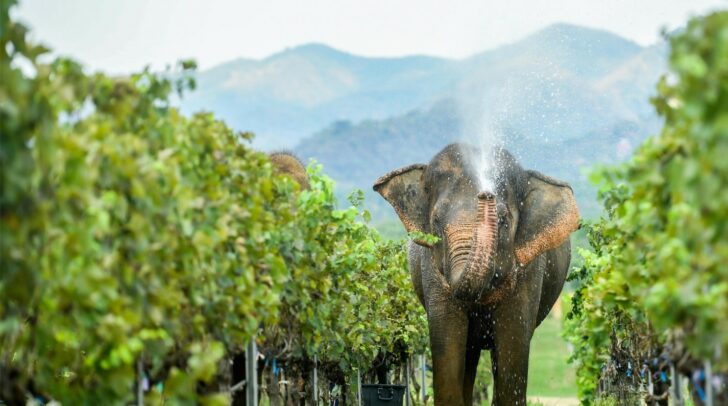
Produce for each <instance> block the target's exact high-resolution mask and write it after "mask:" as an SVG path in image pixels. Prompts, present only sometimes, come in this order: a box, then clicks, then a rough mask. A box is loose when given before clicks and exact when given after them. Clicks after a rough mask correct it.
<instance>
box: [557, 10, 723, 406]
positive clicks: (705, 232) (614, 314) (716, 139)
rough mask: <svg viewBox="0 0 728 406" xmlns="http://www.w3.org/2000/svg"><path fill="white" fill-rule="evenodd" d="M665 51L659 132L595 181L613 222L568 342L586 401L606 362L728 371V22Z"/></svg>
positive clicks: (584, 285)
mask: <svg viewBox="0 0 728 406" xmlns="http://www.w3.org/2000/svg"><path fill="white" fill-rule="evenodd" d="M670 44H671V49H672V51H671V55H670V67H671V73H670V74H669V75H668V76H666V77H664V78H663V79H662V80H661V81H660V82H659V84H658V86H657V90H658V96H657V97H656V98H655V99H654V100H653V103H654V105H655V107H656V109H657V111H658V113H659V114H660V115H661V116H662V117H663V118H664V120H665V124H664V128H663V130H662V133H661V134H660V135H659V136H655V137H652V138H650V139H649V140H648V141H647V142H646V143H645V144H644V145H642V146H641V147H640V148H639V149H638V150H637V151H636V152H635V155H634V156H633V157H632V159H631V160H630V161H629V162H628V163H626V164H625V165H623V166H621V167H618V168H609V169H603V170H602V171H600V173H599V174H598V176H597V177H596V178H597V179H598V181H599V182H600V183H601V192H600V198H601V199H602V200H603V202H604V206H605V208H606V213H607V215H606V217H604V218H602V219H601V220H599V221H598V222H596V223H594V224H591V225H590V226H589V227H588V228H589V236H590V242H591V246H592V248H593V250H592V251H587V250H582V251H581V255H582V256H583V257H584V266H583V267H582V268H580V269H578V270H576V272H575V273H573V274H572V276H571V278H572V279H575V280H578V281H580V287H579V288H578V289H577V291H576V293H575V295H574V297H573V310H572V312H571V314H570V315H569V320H568V321H567V323H566V335H567V338H568V339H569V340H570V341H571V342H572V343H573V345H574V347H575V353H574V355H573V359H574V360H575V361H576V362H577V365H578V373H577V374H578V384H579V388H580V395H581V397H582V399H583V400H585V401H587V402H589V401H592V400H594V397H595V392H596V387H597V383H598V381H599V379H600V377H602V376H603V375H604V373H605V366H607V365H608V364H609V363H610V361H616V363H617V364H619V363H621V367H622V368H623V370H622V371H621V373H623V374H624V373H630V372H631V371H630V372H627V371H626V370H627V369H628V368H631V369H632V370H633V371H634V372H633V373H635V374H636V373H637V371H638V369H639V368H640V366H641V365H642V363H643V362H648V361H649V360H651V359H655V358H659V357H660V356H662V357H663V359H667V360H668V362H675V363H677V362H678V360H679V359H681V358H682V359H683V360H685V359H691V360H697V361H701V360H711V361H712V363H713V365H714V368H715V369H717V370H718V371H728V318H726V315H728V266H726V264H728V215H726V213H727V211H726V210H728V209H727V208H728V193H726V191H727V190H728V189H727V188H726V185H728V160H727V159H726V157H728V12H716V13H714V14H711V15H708V16H706V17H704V18H697V19H693V20H692V21H690V22H689V23H688V25H687V27H686V29H685V30H684V31H683V32H680V33H679V34H677V35H675V36H674V37H672V38H670Z"/></svg>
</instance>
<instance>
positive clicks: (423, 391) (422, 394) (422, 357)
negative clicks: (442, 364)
mask: <svg viewBox="0 0 728 406" xmlns="http://www.w3.org/2000/svg"><path fill="white" fill-rule="evenodd" d="M420 367H421V368H422V371H421V372H422V385H421V387H420V397H421V398H422V403H423V404H424V403H425V397H426V396H427V374H426V373H427V363H426V361H425V354H420Z"/></svg>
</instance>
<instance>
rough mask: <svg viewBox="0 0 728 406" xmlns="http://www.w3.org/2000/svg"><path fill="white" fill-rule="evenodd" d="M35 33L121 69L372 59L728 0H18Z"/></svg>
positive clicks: (666, 18) (95, 63)
mask: <svg viewBox="0 0 728 406" xmlns="http://www.w3.org/2000/svg"><path fill="white" fill-rule="evenodd" d="M21 3H22V4H21V6H20V8H19V10H18V12H17V16H18V17H19V18H20V19H22V20H24V21H25V22H26V23H27V24H28V25H30V26H31V27H32V29H33V33H34V38H36V39H39V40H42V41H43V42H44V43H46V44H48V45H50V46H51V47H52V48H53V49H54V50H55V51H56V52H58V53H62V54H66V55H72V56H74V57H76V58H78V59H80V60H81V61H83V62H84V63H85V64H87V65H88V66H90V67H91V68H94V69H103V70H106V71H109V72H114V73H122V72H128V71H130V70H135V69H140V68H141V67H143V66H144V65H145V64H151V65H152V66H153V67H156V68H161V67H163V66H164V65H165V64H167V63H173V62H174V61H176V60H178V59H181V58H187V57H194V58H196V59H197V61H198V62H199V64H200V66H201V67H202V68H206V67H210V66H213V65H215V64H218V63H220V62H224V61H227V60H230V59H235V58H238V57H251V58H262V57H265V56H268V55H270V54H272V53H275V52H277V51H280V50H282V49H284V48H286V47H290V46H294V45H299V44H303V43H308V42H322V43H326V44H329V45H332V46H334V47H336V48H339V49H343V50H346V51H349V52H352V53H356V54H362V55H368V56H397V55H405V54H428V55H437V56H446V57H455V58H459V57H464V56H468V55H470V54H473V53H475V52H478V51H481V50H484V49H489V48H493V47H495V46H498V45H501V44H504V43H508V42H512V41H514V40H517V39H519V38H520V37H523V36H524V35H526V34H529V33H531V32H533V31H536V30H538V29H540V28H543V27H545V26H547V25H549V24H552V23H555V22H569V23H575V24H580V25H585V26H590V27H596V28H603V29H607V30H609V31H613V32H615V33H618V34H620V35H622V36H624V37H627V38H630V39H632V40H634V41H637V42H638V43H641V44H649V43H652V42H654V41H656V40H657V38H658V37H659V32H660V28H662V27H668V28H675V27H678V26H680V25H682V24H683V23H684V22H685V21H686V20H687V18H688V17H689V16H691V15H695V14H701V13H704V12H706V11H708V10H712V9H716V8H726V7H728V0H498V1H495V0H450V1H445V0H261V1H246V0H238V1H233V0H21Z"/></svg>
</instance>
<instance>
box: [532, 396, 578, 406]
mask: <svg viewBox="0 0 728 406" xmlns="http://www.w3.org/2000/svg"><path fill="white" fill-rule="evenodd" d="M528 400H530V401H531V402H537V403H536V404H542V405H543V406H579V400H578V399H577V398H550V397H543V396H539V397H531V398H528Z"/></svg>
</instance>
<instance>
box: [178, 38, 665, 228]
mask: <svg viewBox="0 0 728 406" xmlns="http://www.w3.org/2000/svg"><path fill="white" fill-rule="evenodd" d="M666 53H667V45H666V44H665V43H664V42H660V43H657V44H654V45H652V46H646V47H645V46H640V45H638V44H636V43H634V42H632V41H629V40H627V39H624V38H622V37H620V36H618V35H615V34H612V33H609V32H606V31H602V30H595V29H590V28H585V27H579V26H574V25H568V24H556V25H552V26H550V27H547V28H545V29H543V30H541V31H538V32H535V33H533V34H531V35H529V36H528V37H526V38H523V39H521V40H519V41H517V42H514V43H512V44H508V45H504V46H501V47H499V48H496V49H493V50H488V51H484V52H481V53H478V54H476V55H473V56H471V57H469V58H465V59H460V60H453V59H444V58H435V57H427V56H407V57H401V58H367V57H361V56H356V55H352V54H349V53H346V52H342V51H338V50H335V49H333V48H330V47H328V46H325V45H321V44H310V45H304V46H299V47H295V48H291V49H287V50H284V51H282V52H280V53H278V54H275V55H272V56H270V57H268V58H266V59H263V60H257V61H256V60H248V59H239V60H235V61H232V62H229V63H226V64H223V65H220V66H218V67H215V68H213V69H210V70H207V71H203V72H200V73H199V74H198V77H197V81H198V90H197V91H196V92H194V93H192V94H191V96H188V97H187V98H186V99H185V100H183V102H182V103H183V104H182V109H183V111H186V112H191V111H196V110H200V109H203V110H208V111H213V112H215V113H216V115H217V116H218V117H221V118H222V119H224V120H226V121H227V122H228V124H230V125H231V126H233V127H234V128H236V129H238V130H246V131H253V132H255V133H256V134H257V136H256V139H255V141H254V144H253V145H254V146H256V147H258V148H261V149H263V150H272V149H292V150H294V151H295V152H296V153H297V154H298V155H299V156H300V157H301V158H303V159H304V160H305V161H307V160H309V159H315V160H316V161H317V162H319V163H321V164H323V166H324V171H325V172H326V173H327V174H328V175H329V176H331V177H332V178H333V179H334V180H336V181H337V192H338V193H339V194H340V196H344V195H346V194H347V193H348V192H349V191H351V190H352V189H355V188H360V189H363V190H365V192H366V193H367V195H368V197H367V202H368V207H369V208H370V210H371V211H372V214H373V217H374V219H375V222H376V223H378V224H385V223H388V222H393V221H395V218H394V215H393V213H392V210H391V209H390V208H388V207H385V204H384V203H383V201H382V199H381V198H379V197H375V196H373V193H372V192H370V190H371V184H372V182H373V181H374V180H375V179H376V178H377V177H378V176H380V175H382V174H384V173H386V172H388V171H390V170H392V169H396V168H398V167H401V166H404V165H408V164H411V163H415V162H424V163H426V162H427V161H428V160H429V159H430V158H431V157H432V155H433V154H434V153H436V152H437V151H438V150H440V149H441V148H442V147H444V146H445V145H447V144H448V143H451V142H458V141H460V142H469V143H474V144H483V143H494V142H497V143H502V144H504V145H505V146H506V147H508V148H509V149H510V150H511V152H513V153H515V155H516V156H518V157H519V158H520V159H521V161H522V163H523V164H524V166H526V167H529V168H533V169H537V170H540V171H543V172H544V173H547V174H549V175H552V176H555V177H558V178H560V179H563V180H566V181H568V182H570V183H571V184H572V185H573V186H574V189H575V192H576V195H577V201H578V202H579V205H580V207H581V208H582V212H584V213H585V214H586V215H587V216H590V215H593V214H596V213H598V208H597V205H596V201H595V198H594V189H593V187H591V186H589V184H588V182H587V179H586V174H585V171H586V169H587V168H589V167H591V166H593V165H594V164H597V163H604V164H609V163H615V162H618V161H620V160H621V159H624V158H625V157H626V156H628V154H629V153H630V152H631V150H632V148H634V147H635V146H636V145H638V144H639V143H641V142H642V141H643V140H644V139H645V138H646V137H647V136H648V135H650V134H654V133H655V132H656V131H657V129H658V128H659V124H660V122H659V120H658V118H657V117H656V116H655V115H654V113H653V109H652V107H651V105H650V103H649V98H650V96H651V95H652V94H653V93H654V88H655V84H656V82H657V80H658V78H659V76H660V75H661V74H662V73H663V72H665V70H666Z"/></svg>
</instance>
